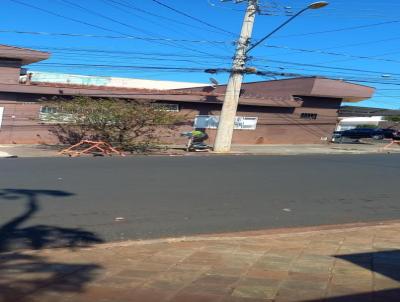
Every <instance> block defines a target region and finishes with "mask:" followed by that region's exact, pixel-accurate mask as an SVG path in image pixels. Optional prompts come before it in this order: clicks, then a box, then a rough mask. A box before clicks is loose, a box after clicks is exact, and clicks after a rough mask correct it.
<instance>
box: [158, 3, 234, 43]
mask: <svg viewBox="0 0 400 302" xmlns="http://www.w3.org/2000/svg"><path fill="white" fill-rule="evenodd" d="M151 1H153V2H155V3H157V4H158V5H161V6H163V7H166V8H167V9H169V10H172V11H174V12H175V13H177V14H180V15H182V16H185V17H187V18H189V19H192V20H194V21H197V22H199V23H201V24H204V25H207V26H208V27H211V28H214V29H217V30H219V31H222V32H225V33H227V34H229V35H233V36H237V35H236V34H235V33H233V32H231V31H227V30H225V29H223V28H221V27H218V26H215V25H213V24H210V23H208V22H206V21H203V20H201V19H199V18H197V17H194V16H192V15H189V14H187V13H185V12H183V11H180V10H178V9H176V8H173V7H171V6H169V5H167V4H165V3H162V2H161V1H158V0H151Z"/></svg>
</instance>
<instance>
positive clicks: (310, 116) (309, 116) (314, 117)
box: [300, 113, 318, 120]
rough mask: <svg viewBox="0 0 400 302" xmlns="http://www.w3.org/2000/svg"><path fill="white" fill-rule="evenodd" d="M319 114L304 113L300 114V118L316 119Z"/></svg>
mask: <svg viewBox="0 0 400 302" xmlns="http://www.w3.org/2000/svg"><path fill="white" fill-rule="evenodd" d="M317 116H318V114H316V113H302V114H300V118H301V119H303V120H316V119H317Z"/></svg>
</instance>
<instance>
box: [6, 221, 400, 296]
mask: <svg viewBox="0 0 400 302" xmlns="http://www.w3.org/2000/svg"><path fill="white" fill-rule="evenodd" d="M399 234H400V222H386V223H382V224H375V225H367V224H365V225H342V226H332V227H322V228H302V229H286V230H275V231H257V232H247V233H234V234H224V235H220V236H217V235H215V236H196V237H191V238H175V239H165V240H152V241H131V242H119V243H113V244H101V245H97V246H94V247H90V248H81V249H64V248H63V249H53V250H50V249H48V250H41V251H34V252H32V251H30V252H29V251H25V252H17V251H14V252H10V253H5V254H0V276H1V277H0V301H2V302H11V301H12V302H18V301H20V302H36V301H38V302H39V301H40V302H53V301H54V302H64V301H68V302H78V301H85V302H91V301H96V302H128V301H138V302H147V301H156V302H162V301H171V302H180V301H185V302H186V301H188V302H196V301H207V302H213V301H218V302H226V301H232V302H239V301H240V302H257V301H270V302H271V301H276V302H284V301H296V302H300V301H303V302H304V301H313V302H316V301H327V302H339V301H340V302H344V301H349V302H357V301H363V302H367V301H382V302H390V301H400V235H399Z"/></svg>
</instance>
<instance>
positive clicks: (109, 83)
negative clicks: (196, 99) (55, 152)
mask: <svg viewBox="0 0 400 302" xmlns="http://www.w3.org/2000/svg"><path fill="white" fill-rule="evenodd" d="M28 74H31V75H30V81H31V82H32V83H35V82H36V83H38V82H41V83H55V84H71V85H83V86H105V87H119V88H136V89H156V90H169V89H183V88H194V87H206V86H210V84H205V83H192V82H176V81H158V80H143V79H132V78H114V77H99V76H86V75H78V74H65V73H53V72H41V71H30V72H29V73H28ZM26 79H27V76H21V82H26Z"/></svg>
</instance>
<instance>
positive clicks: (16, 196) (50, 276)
mask: <svg viewBox="0 0 400 302" xmlns="http://www.w3.org/2000/svg"><path fill="white" fill-rule="evenodd" d="M72 195H73V194H72V193H68V192H64V191H56V190H22V189H3V190H0V206H1V203H3V202H24V203H25V208H24V210H23V212H22V213H21V214H20V215H18V216H16V217H13V218H11V219H10V220H9V221H7V222H6V223H4V224H3V225H1V226H0V301H1V302H30V301H40V298H39V300H37V299H36V300H32V299H34V298H35V297H36V298H38V297H41V296H43V295H49V294H54V301H56V300H57V294H62V295H66V294H72V293H79V292H82V291H84V289H85V286H86V285H87V284H88V283H89V282H91V281H92V280H93V279H94V278H95V277H96V276H97V274H99V273H100V271H101V266H99V265H97V264H95V263H83V262H80V263H71V262H69V261H68V262H66V263H63V262H57V261H52V260H50V259H49V258H48V257H46V256H44V255H42V253H38V252H31V251H29V250H32V249H33V250H41V249H49V248H69V249H71V252H73V249H74V248H78V247H85V246H89V245H91V244H95V243H101V242H103V240H102V239H101V238H99V237H98V236H96V234H94V233H92V232H88V231H85V230H83V229H74V228H61V227H58V226H51V225H44V224H40V225H33V226H27V227H23V224H24V223H26V222H28V221H29V219H30V218H31V217H32V216H33V215H34V214H36V213H37V212H39V211H40V198H43V197H47V198H48V197H51V198H64V197H68V196H72Z"/></svg>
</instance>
